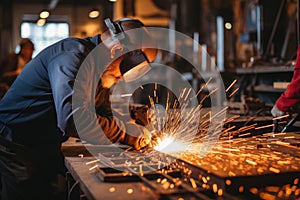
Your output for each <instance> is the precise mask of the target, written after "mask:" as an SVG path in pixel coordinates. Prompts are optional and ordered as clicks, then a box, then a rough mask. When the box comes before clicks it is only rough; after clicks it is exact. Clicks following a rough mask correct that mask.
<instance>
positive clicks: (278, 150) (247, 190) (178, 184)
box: [66, 133, 300, 199]
mask: <svg viewBox="0 0 300 200" xmlns="http://www.w3.org/2000/svg"><path fill="white" fill-rule="evenodd" d="M299 143H300V136H299V134H297V133H267V134H264V135H261V136H257V137H249V138H238V139H229V140H220V141H218V142H217V143H216V144H215V146H214V148H213V149H212V150H211V151H210V152H208V153H207V154H206V155H201V154H200V153H198V152H196V151H195V149H193V151H194V152H192V151H190V152H189V151H187V152H186V153H184V154H183V153H180V154H177V153H164V152H159V151H157V150H153V149H152V150H151V151H150V150H149V149H144V150H140V151H134V150H132V149H126V147H124V146H121V147H118V146H110V147H107V146H97V147H95V149H98V152H99V153H98V157H91V156H87V157H83V158H76V160H77V161H76V162H74V160H73V161H72V159H74V157H73V158H70V157H69V158H67V159H66V161H67V163H68V165H67V166H68V168H69V169H71V170H73V173H74V174H75V177H76V176H77V177H78V179H77V180H78V181H79V182H81V183H82V184H83V185H86V182H90V181H91V180H90V179H92V180H93V181H94V183H93V186H92V187H90V186H81V187H83V188H84V190H88V191H86V192H88V193H91V195H90V196H89V198H91V199H101V198H102V197H107V198H108V197H109V198H117V199H135V198H137V197H138V198H143V199H297V198H299V197H300V184H299V181H300V180H299V179H300V156H299V150H300V149H299V148H300V147H299V146H300V145H299ZM124 148H125V149H124ZM199 148H200V146H199ZM145 151H147V153H145ZM167 158H168V159H167ZM75 165H76V166H75ZM79 165H80V166H81V167H79ZM76 167H77V168H78V169H75V168H76ZM83 168H84V169H83ZM76 174H77V175H76ZM81 174H85V175H81ZM81 176H82V177H84V178H82V177H81ZM87 176H88V178H87ZM96 185H98V186H97V187H95V186H96ZM93 188H94V189H95V188H97V190H98V191H97V192H96V193H97V194H93V193H95V191H92V190H94V189H93ZM124 188H127V190H125V189H124ZM99 190H101V192H100V191H99Z"/></svg>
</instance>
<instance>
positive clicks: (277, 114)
mask: <svg viewBox="0 0 300 200" xmlns="http://www.w3.org/2000/svg"><path fill="white" fill-rule="evenodd" d="M271 113H272V115H273V117H280V116H282V115H284V112H282V111H281V110H279V109H278V108H277V106H276V104H275V105H274V106H273V108H272V110H271Z"/></svg>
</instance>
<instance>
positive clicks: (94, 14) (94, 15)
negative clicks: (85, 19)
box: [89, 9, 100, 19]
mask: <svg viewBox="0 0 300 200" xmlns="http://www.w3.org/2000/svg"><path fill="white" fill-rule="evenodd" d="M99 14H100V12H99V10H97V9H93V10H91V11H90V13H89V18H92V19H93V18H97V17H98V16H99Z"/></svg>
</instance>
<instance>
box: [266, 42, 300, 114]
mask: <svg viewBox="0 0 300 200" xmlns="http://www.w3.org/2000/svg"><path fill="white" fill-rule="evenodd" d="M299 101H300V45H299V46H298V50H297V58H296V64H295V67H294V74H293V78H292V80H291V82H290V84H289V85H288V86H287V88H286V90H285V91H284V92H283V93H282V94H281V96H280V97H279V98H278V99H277V101H276V103H275V105H274V106H273V108H272V110H271V113H272V115H273V117H279V116H282V115H284V114H285V113H286V112H287V111H288V110H290V109H291V108H293V107H294V106H297V105H298V104H299Z"/></svg>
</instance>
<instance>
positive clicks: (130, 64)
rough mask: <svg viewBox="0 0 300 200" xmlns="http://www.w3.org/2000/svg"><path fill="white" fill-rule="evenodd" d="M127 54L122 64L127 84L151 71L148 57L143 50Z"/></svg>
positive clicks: (122, 71)
mask: <svg viewBox="0 0 300 200" xmlns="http://www.w3.org/2000/svg"><path fill="white" fill-rule="evenodd" d="M127 54H128V55H127V56H125V57H124V59H123V60H122V62H121V63H120V70H121V74H122V76H123V79H124V81H125V82H130V81H134V80H136V79H138V78H140V77H142V76H143V75H145V74H146V73H147V72H148V71H149V70H150V69H151V66H150V65H149V61H148V59H147V57H146V55H145V54H144V52H142V51H141V50H135V51H132V52H129V53H127Z"/></svg>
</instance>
